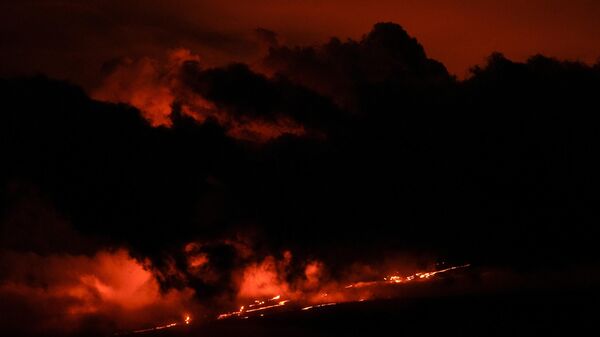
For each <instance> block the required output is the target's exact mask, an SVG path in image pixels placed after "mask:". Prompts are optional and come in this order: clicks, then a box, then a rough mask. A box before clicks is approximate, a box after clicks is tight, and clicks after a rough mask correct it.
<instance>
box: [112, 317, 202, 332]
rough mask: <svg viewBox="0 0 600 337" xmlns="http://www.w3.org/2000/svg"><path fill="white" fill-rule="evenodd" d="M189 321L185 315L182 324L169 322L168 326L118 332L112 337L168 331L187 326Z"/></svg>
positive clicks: (189, 318) (190, 319)
mask: <svg viewBox="0 0 600 337" xmlns="http://www.w3.org/2000/svg"><path fill="white" fill-rule="evenodd" d="M191 321H192V318H191V316H190V315H188V314H186V315H185V317H184V318H183V322H171V323H168V324H163V325H157V326H154V327H151V328H145V329H138V330H133V331H129V332H124V333H120V332H118V333H115V334H114V336H121V335H131V334H140V333H146V332H151V331H159V330H164V329H170V328H174V327H176V326H182V325H189V324H190V322H191Z"/></svg>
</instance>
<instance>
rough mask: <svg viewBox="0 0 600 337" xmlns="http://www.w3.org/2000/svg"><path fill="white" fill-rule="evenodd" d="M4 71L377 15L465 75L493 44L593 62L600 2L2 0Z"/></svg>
mask: <svg viewBox="0 0 600 337" xmlns="http://www.w3.org/2000/svg"><path fill="white" fill-rule="evenodd" d="M0 13H1V14H0V20H1V22H2V47H1V48H2V53H1V56H0V58H1V59H0V61H1V62H0V64H1V66H0V67H1V68H0V73H1V74H14V73H22V72H31V71H32V70H39V71H43V72H47V73H50V74H52V75H54V76H56V77H61V78H69V79H71V80H73V81H75V82H77V83H81V84H83V85H85V86H87V87H90V86H93V85H97V84H98V82H97V81H98V80H97V77H98V73H99V70H100V67H101V65H102V64H103V63H104V62H106V61H108V60H111V59H114V58H115V57H128V56H134V57H137V56H142V55H145V56H156V55H159V54H161V53H162V52H164V50H165V49H167V48H187V49H190V50H191V51H192V52H194V53H197V54H199V55H200V56H201V57H202V58H203V59H204V60H205V61H206V62H209V63H211V64H218V63H223V62H227V61H230V60H249V59H253V58H256V57H257V53H258V52H259V49H260V48H259V47H258V46H257V41H256V39H255V37H254V36H253V33H252V32H253V30H254V29H255V28H257V27H262V28H266V29H269V30H273V31H275V32H277V33H278V34H279V35H280V38H281V40H282V41H283V42H284V43H286V44H312V43H317V42H318V43H322V42H324V41H326V40H327V39H328V38H330V37H331V36H338V37H340V38H342V39H345V38H347V37H351V38H355V39H357V38H360V36H362V35H363V34H364V33H365V32H366V31H368V30H369V28H370V27H371V26H372V25H373V24H374V23H375V22H380V21H393V22H397V23H400V24H401V25H403V27H405V29H407V31H408V32H409V33H410V34H411V35H413V36H416V37H417V38H418V39H419V41H421V43H423V45H424V46H425V48H426V50H427V52H428V54H429V55H430V56H432V57H434V58H435V59H438V60H440V61H442V62H443V63H444V64H446V66H447V67H448V69H449V70H450V72H451V73H454V74H456V75H458V76H459V77H464V76H465V75H466V74H467V69H468V68H470V67H471V66H473V65H475V64H481V63H482V62H483V60H484V58H485V57H487V56H488V55H489V54H490V53H491V52H493V51H500V52H503V53H505V54H506V55H507V56H508V57H510V58H512V59H516V60H524V59H525V58H527V57H529V56H531V55H533V54H536V53H543V54H545V55H548V56H554V57H559V58H568V59H573V60H582V61H586V62H592V63H593V62H595V60H596V59H597V58H598V57H599V56H600V25H598V20H597V18H598V17H600V4H599V3H598V2H597V1H593V0H573V1H560V0H532V1H516V0H514V1H513V0H510V1H492V0H480V1H471V0H468V1H446V0H428V1H412V0H411V1H390V0H382V1H375V2H373V1H358V0H349V1H332V0H326V1H316V0H315V1H313V0H289V1H275V0H250V1H241V2H240V1H230V0H224V1H211V2H209V1H192V0H175V1H169V2H164V1H156V0H149V1H144V2H139V1H119V2H114V1H103V0H91V1H84V0H72V1H56V0H49V1H41V0H40V1H38V0H24V1H4V2H3V3H2V4H1V5H0Z"/></svg>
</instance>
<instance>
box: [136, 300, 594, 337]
mask: <svg viewBox="0 0 600 337" xmlns="http://www.w3.org/2000/svg"><path fill="white" fill-rule="evenodd" d="M598 303H599V302H598V293H597V292H596V291H584V290H577V291H557V290H555V291H544V292H537V291H527V292H512V293H504V294H493V295H484V296H482V295H477V296H475V295H470V296H450V297H438V298H428V299H424V298H420V299H409V300H406V299H405V300H402V299H395V300H378V301H371V302H360V303H358V302H354V303H345V304H338V305H336V306H330V307H324V308H320V309H313V310H310V311H294V312H283V313H279V314H272V315H268V316H265V317H253V318H249V319H246V320H242V319H235V320H226V321H215V322H211V323H208V324H204V325H195V326H190V327H185V328H182V329H178V330H171V331H164V332H161V333H148V334H145V335H146V336H180V335H181V336H373V335H381V336H383V335H386V336H516V335H518V336H574V335H577V334H583V333H585V335H593V334H594V331H595V329H596V325H597V321H596V318H597V313H598V311H597V309H596V308H597V304H598Z"/></svg>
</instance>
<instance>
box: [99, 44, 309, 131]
mask: <svg viewBox="0 0 600 337" xmlns="http://www.w3.org/2000/svg"><path fill="white" fill-rule="evenodd" d="M200 64H201V59H200V57H199V56H198V55H195V54H192V53H191V52H190V51H189V50H187V49H176V50H172V51H170V52H168V53H167V55H166V57H165V58H164V59H153V58H149V57H143V58H140V59H135V60H134V59H129V58H128V59H123V60H121V61H120V62H119V63H118V64H117V65H116V66H115V67H114V69H112V71H111V72H110V73H109V74H108V75H107V76H106V77H105V79H104V81H103V83H102V85H101V86H100V87H99V88H97V89H96V90H94V91H93V92H92V93H91V95H92V97H93V98H94V99H97V100H101V101H107V102H113V103H127V104H130V105H132V106H134V107H136V108H138V109H139V110H140V111H141V113H142V115H143V116H144V117H145V118H146V120H148V122H149V123H150V124H151V125H152V126H155V127H158V126H166V127H169V126H171V125H172V120H171V118H172V113H173V109H174V105H177V106H178V109H179V111H180V112H181V113H182V114H184V115H185V116H187V117H191V118H193V119H194V120H196V121H197V122H198V123H204V122H206V121H207V120H208V119H211V120H213V121H215V122H217V123H218V124H220V125H221V126H223V127H224V128H225V129H226V130H227V135H228V136H230V137H232V138H236V139H242V140H250V141H258V142H264V141H268V140H271V139H274V138H277V137H279V136H281V135H283V134H295V135H301V134H304V133H305V130H304V127H303V126H302V125H300V124H299V123H297V122H296V121H294V120H293V119H292V118H289V117H285V116H283V115H282V116H280V117H278V118H275V119H273V118H258V117H256V116H244V115H240V114H234V113H232V112H231V111H229V110H228V109H227V108H223V107H218V106H217V105H216V104H215V103H214V102H212V101H210V100H208V99H207V98H205V97H204V96H203V95H200V94H199V93H198V92H197V91H196V90H193V88H190V87H189V84H188V83H185V82H184V81H183V77H184V76H185V72H186V71H189V69H199V66H200ZM192 65H194V66H192ZM257 76H258V75H257ZM244 90H252V88H244Z"/></svg>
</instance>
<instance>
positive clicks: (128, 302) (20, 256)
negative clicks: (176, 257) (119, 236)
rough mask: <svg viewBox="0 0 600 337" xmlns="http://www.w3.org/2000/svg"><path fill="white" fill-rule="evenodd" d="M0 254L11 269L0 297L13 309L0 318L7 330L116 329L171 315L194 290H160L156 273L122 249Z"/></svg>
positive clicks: (186, 303)
mask: <svg viewBox="0 0 600 337" xmlns="http://www.w3.org/2000/svg"><path fill="white" fill-rule="evenodd" d="M0 259H1V263H2V266H3V270H4V271H6V272H7V275H5V277H3V280H2V283H1V284H0V298H1V299H2V302H4V303H6V304H8V305H10V306H11V307H12V308H13V309H14V310H13V311H11V312H9V313H7V316H5V317H3V318H2V321H3V322H2V325H3V326H5V327H8V331H15V332H28V333H40V332H46V333H77V332H82V331H88V330H91V331H95V332H99V331H104V332H114V331H117V330H121V329H132V328H137V327H140V326H144V325H145V324H154V323H155V322H157V321H158V322H160V321H161V320H162V321H164V320H169V319H173V315H179V314H180V313H182V312H184V311H185V310H186V309H188V308H190V306H192V304H191V300H192V297H193V295H194V292H193V291H192V290H191V289H183V290H169V291H168V292H166V293H163V292H161V290H160V287H159V284H158V282H157V281H156V279H155V278H154V276H153V274H152V272H150V271H149V270H147V269H146V268H144V266H142V265H141V264H140V263H139V262H138V261H136V260H134V259H133V258H131V257H130V256H129V254H128V252H127V251H125V250H123V249H120V250H116V251H107V250H102V251H99V252H98V253H96V254H95V255H94V256H84V255H66V254H65V255H62V254H61V255H58V254H57V255H50V256H40V255H37V254H33V253H12V252H5V253H3V254H2V255H1V256H0ZM23 317H28V320H27V321H25V320H24V319H23ZM98 329H100V330H98Z"/></svg>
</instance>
